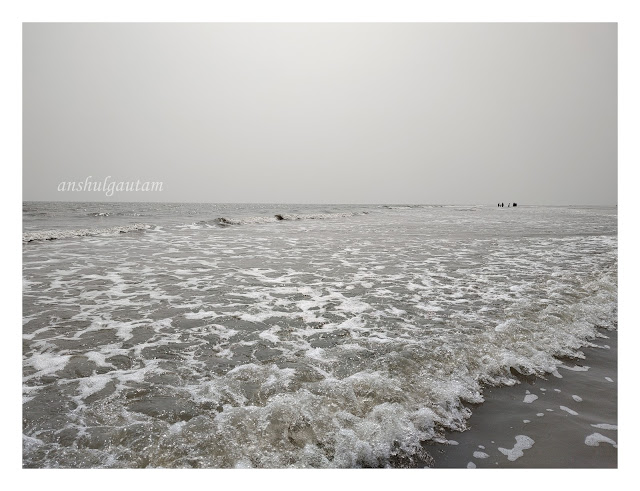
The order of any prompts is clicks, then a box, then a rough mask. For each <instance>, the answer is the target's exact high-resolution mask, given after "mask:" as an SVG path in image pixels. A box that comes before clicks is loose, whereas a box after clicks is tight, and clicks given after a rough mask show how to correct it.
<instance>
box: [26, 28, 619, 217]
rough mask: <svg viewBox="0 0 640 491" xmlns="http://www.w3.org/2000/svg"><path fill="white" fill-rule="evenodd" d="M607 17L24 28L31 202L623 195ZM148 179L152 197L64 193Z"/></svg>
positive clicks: (555, 199)
mask: <svg viewBox="0 0 640 491" xmlns="http://www.w3.org/2000/svg"><path fill="white" fill-rule="evenodd" d="M617 164H618V162H617V26H616V24H24V25H23V199H24V200H62V201H72V200H83V201H94V200H95V201H100V200H110V201H202V202H276V203H283V202H292V203H461V204H462V203H479V204H482V203H487V204H493V203H497V202H498V201H504V202H513V201H517V202H518V203H521V204H607V205H613V204H616V203H617ZM107 176H110V179H111V180H112V181H136V180H140V181H141V182H144V181H156V182H162V183H163V191H162V192H159V193H158V192H155V193H143V192H139V193H116V194H114V195H113V196H112V197H106V196H105V195H104V194H103V193H95V192H91V193H77V192H76V193H70V192H60V191H58V187H59V185H60V183H61V182H68V181H83V182H84V181H85V180H86V179H87V178H90V180H92V181H96V182H97V181H102V180H104V179H105V178H106V177H107Z"/></svg>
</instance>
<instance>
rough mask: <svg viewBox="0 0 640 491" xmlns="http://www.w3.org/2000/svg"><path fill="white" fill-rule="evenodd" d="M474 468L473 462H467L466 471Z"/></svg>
mask: <svg viewBox="0 0 640 491" xmlns="http://www.w3.org/2000/svg"><path fill="white" fill-rule="evenodd" d="M475 468H476V464H474V463H473V462H469V463H468V464H467V469H475Z"/></svg>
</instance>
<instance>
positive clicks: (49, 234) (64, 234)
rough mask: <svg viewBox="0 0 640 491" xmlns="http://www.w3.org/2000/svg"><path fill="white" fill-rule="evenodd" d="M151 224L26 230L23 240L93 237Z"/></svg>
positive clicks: (137, 228) (145, 227)
mask: <svg viewBox="0 0 640 491" xmlns="http://www.w3.org/2000/svg"><path fill="white" fill-rule="evenodd" d="M147 228H149V225H147V224H144V223H134V224H132V225H123V226H120V227H109V228H81V229H75V230H65V229H61V230H42V231H37V232H24V233H23V234H22V242H34V241H42V240H57V239H69V238H72V237H93V236H96V235H115V234H125V233H127V232H133V231H135V230H144V229H147Z"/></svg>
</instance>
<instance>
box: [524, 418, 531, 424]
mask: <svg viewBox="0 0 640 491" xmlns="http://www.w3.org/2000/svg"><path fill="white" fill-rule="evenodd" d="M522 422H523V423H525V424H526V423H531V421H530V420H528V419H523V420H522Z"/></svg>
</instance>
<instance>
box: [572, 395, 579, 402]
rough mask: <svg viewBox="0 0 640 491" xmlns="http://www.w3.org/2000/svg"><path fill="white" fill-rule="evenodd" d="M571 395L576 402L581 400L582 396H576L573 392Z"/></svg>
mask: <svg viewBox="0 0 640 491" xmlns="http://www.w3.org/2000/svg"><path fill="white" fill-rule="evenodd" d="M571 397H572V399H573V400H574V401H576V402H582V397H580V396H577V395H575V394H574V395H572V396H571Z"/></svg>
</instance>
